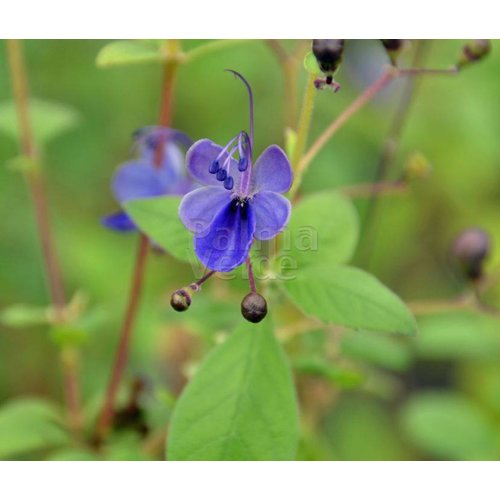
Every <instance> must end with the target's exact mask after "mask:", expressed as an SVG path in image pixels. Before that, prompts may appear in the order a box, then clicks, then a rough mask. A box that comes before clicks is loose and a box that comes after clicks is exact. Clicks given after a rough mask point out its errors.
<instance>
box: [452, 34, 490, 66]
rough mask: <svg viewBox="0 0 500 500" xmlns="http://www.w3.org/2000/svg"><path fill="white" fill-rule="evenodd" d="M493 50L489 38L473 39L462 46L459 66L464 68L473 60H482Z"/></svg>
mask: <svg viewBox="0 0 500 500" xmlns="http://www.w3.org/2000/svg"><path fill="white" fill-rule="evenodd" d="M490 52H491V42H490V41H489V40H472V41H471V42H469V43H468V44H467V45H464V46H463V47H462V52H461V54H460V57H459V60H458V63H457V66H458V67H459V68H462V67H463V66H466V65H467V64H470V63H472V62H476V61H480V60H481V59H483V58H484V57H485V56H486V55H488V54H489V53H490Z"/></svg>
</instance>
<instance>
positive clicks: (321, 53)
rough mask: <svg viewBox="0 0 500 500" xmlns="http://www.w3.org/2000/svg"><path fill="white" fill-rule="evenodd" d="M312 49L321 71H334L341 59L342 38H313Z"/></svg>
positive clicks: (342, 49)
mask: <svg viewBox="0 0 500 500" xmlns="http://www.w3.org/2000/svg"><path fill="white" fill-rule="evenodd" d="M312 51H313V54H314V56H315V57H316V61H318V65H319V67H320V69H321V71H323V73H334V72H335V71H336V70H337V68H338V67H339V65H340V62H341V61H342V52H343V51H344V40H313V43H312Z"/></svg>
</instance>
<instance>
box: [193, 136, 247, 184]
mask: <svg viewBox="0 0 500 500" xmlns="http://www.w3.org/2000/svg"><path fill="white" fill-rule="evenodd" d="M223 149H224V148H222V147H221V146H219V145H218V144H215V143H214V142H212V141H211V140H209V139H201V140H199V141H197V142H195V143H194V144H193V145H192V146H191V147H190V148H189V150H188V152H187V154H186V165H187V169H188V172H189V173H190V174H191V176H192V177H193V178H194V179H195V180H196V181H198V182H199V183H201V184H204V185H206V186H222V183H221V182H219V181H218V180H217V179H216V177H215V175H214V174H211V173H210V172H209V171H208V168H209V167H210V165H211V164H212V163H213V161H214V160H215V159H216V158H217V157H218V156H219V154H220V153H221V151H222V150H223ZM226 158H227V155H226V154H224V156H223V157H222V158H221V160H220V162H219V163H220V166H221V167H222V165H223V164H224V162H225V160H226ZM229 174H230V175H231V176H232V177H233V179H234V186H235V187H236V188H238V186H239V185H240V178H241V172H240V171H239V170H238V162H237V161H236V160H234V159H231V160H230V166H229Z"/></svg>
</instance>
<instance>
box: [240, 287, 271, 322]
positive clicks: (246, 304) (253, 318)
mask: <svg viewBox="0 0 500 500" xmlns="http://www.w3.org/2000/svg"><path fill="white" fill-rule="evenodd" d="M241 314H242V315H243V317H244V318H245V319H246V320H247V321H250V322H251V323H259V322H260V321H262V320H263V319H264V318H265V317H266V314H267V302H266V299H265V298H264V297H263V296H262V295H260V294H258V293H257V292H250V293H249V294H247V295H245V297H244V298H243V300H242V301H241Z"/></svg>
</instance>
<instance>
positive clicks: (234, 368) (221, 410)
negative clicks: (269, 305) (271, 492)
mask: <svg viewBox="0 0 500 500" xmlns="http://www.w3.org/2000/svg"><path fill="white" fill-rule="evenodd" d="M270 325H271V323H270V320H269V319H267V320H264V321H263V322H262V323H259V324H258V325H252V324H248V323H246V324H244V325H241V326H240V327H239V328H238V329H237V330H236V331H235V332H234V333H233V334H232V335H231V336H230V337H229V339H228V340H226V341H225V342H224V343H223V344H222V345H220V346H218V347H217V348H216V349H215V350H214V351H213V352H212V353H211V354H210V355H209V357H208V358H207V359H206V361H205V362H204V363H203V365H202V366H201V368H200V369H199V371H198V372H197V373H196V374H195V376H194V378H193V379H192V380H191V381H190V383H189V384H188V386H187V387H186V389H185V391H184V392H183V393H182V395H181V397H180V399H179V401H178V403H177V405H176V407H175V409H174V415H173V420H172V427H171V431H170V436H169V440H168V447H167V458H168V459H169V460H293V459H294V458H295V455H296V453H297V445H298V439H299V423H298V411H297V401H296V396H295V390H294V386H293V381H292V376H291V372H290V367H289V365H288V361H287V358H286V356H285V354H284V352H283V351H282V348H281V346H280V345H279V344H278V342H277V341H276V339H275V338H274V335H273V332H272V330H271V326H270Z"/></svg>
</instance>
